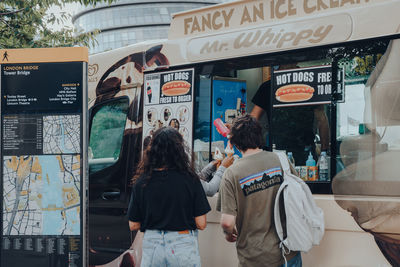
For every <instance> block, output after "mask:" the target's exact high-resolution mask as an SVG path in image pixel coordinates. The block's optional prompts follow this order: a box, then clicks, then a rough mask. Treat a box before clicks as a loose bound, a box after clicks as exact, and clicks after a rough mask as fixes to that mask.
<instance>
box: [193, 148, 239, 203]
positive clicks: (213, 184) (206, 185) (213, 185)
mask: <svg viewBox="0 0 400 267" xmlns="http://www.w3.org/2000/svg"><path fill="white" fill-rule="evenodd" d="M233 161H234V157H233V156H230V157H225V158H224V159H223V160H222V163H221V166H219V168H218V170H217V171H216V172H215V174H214V176H213V178H212V179H211V180H210V181H209V182H206V181H203V180H200V182H201V185H202V186H203V189H204V192H205V193H206V195H207V196H208V197H212V196H214V195H215V194H216V193H217V192H218V190H219V185H220V184H221V180H222V176H223V175H224V172H225V170H226V168H228V167H229V166H231V165H232V163H233Z"/></svg>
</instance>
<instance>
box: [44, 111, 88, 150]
mask: <svg viewBox="0 0 400 267" xmlns="http://www.w3.org/2000/svg"><path fill="white" fill-rule="evenodd" d="M80 125H81V123H80V116H79V115H69V116H68V115H61V116H44V117H43V154H60V153H71V154H76V153H80V147H81V145H80Z"/></svg>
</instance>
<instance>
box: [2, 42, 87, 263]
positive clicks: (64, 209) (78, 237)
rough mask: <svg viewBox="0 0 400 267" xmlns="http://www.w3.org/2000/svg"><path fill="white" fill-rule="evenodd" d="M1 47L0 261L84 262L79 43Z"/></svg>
mask: <svg viewBox="0 0 400 267" xmlns="http://www.w3.org/2000/svg"><path fill="white" fill-rule="evenodd" d="M43 50H45V51H43ZM5 52H6V53H7V56H8V58H7V61H4V59H3V62H1V65H0V68H1V70H0V79H1V82H0V93H1V160H0V162H1V184H0V185H1V186H0V192H1V195H2V197H1V208H2V220H1V229H2V231H1V242H2V245H1V252H0V253H1V264H0V265H1V266H44V267H47V266H48V267H72V266H74V267H75V266H76V267H79V266H86V264H85V252H84V251H85V245H84V243H85V240H84V238H85V237H84V236H85V235H84V232H85V229H84V227H83V223H84V221H85V218H84V212H85V208H86V207H85V199H84V197H85V196H84V192H85V183H84V181H85V180H86V179H87V173H86V169H87V168H86V153H84V149H83V148H84V147H85V145H86V136H87V133H86V127H84V125H85V124H86V116H87V111H86V110H87V101H86V95H87V94H86V90H87V86H86V78H85V77H86V69H87V49H86V48H79V47H76V48H50V49H13V50H7V51H2V53H5ZM43 52H45V55H46V57H45V58H38V57H35V55H36V53H39V54H43ZM65 54H68V55H70V56H69V58H68V57H67V58H65V57H61V62H58V60H60V55H65ZM85 54H86V56H84V55H85ZM82 55H83V56H82ZM21 58H22V60H21ZM14 59H15V60H14ZM18 59H19V60H18ZM35 59H36V60H37V61H36V60H35ZM47 61H48V62H47Z"/></svg>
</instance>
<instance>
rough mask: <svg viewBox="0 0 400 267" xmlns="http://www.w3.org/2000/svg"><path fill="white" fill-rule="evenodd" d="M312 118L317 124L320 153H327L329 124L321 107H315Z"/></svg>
mask: <svg viewBox="0 0 400 267" xmlns="http://www.w3.org/2000/svg"><path fill="white" fill-rule="evenodd" d="M314 117H315V119H316V120H317V123H318V131H319V137H320V138H321V151H327V150H328V149H329V122H328V117H327V116H326V114H325V110H324V106H323V105H320V106H317V107H316V108H315V109H314Z"/></svg>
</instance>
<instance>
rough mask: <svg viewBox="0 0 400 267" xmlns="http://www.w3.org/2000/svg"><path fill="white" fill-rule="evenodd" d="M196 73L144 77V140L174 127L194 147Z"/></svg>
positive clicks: (159, 73)
mask: <svg viewBox="0 0 400 267" xmlns="http://www.w3.org/2000/svg"><path fill="white" fill-rule="evenodd" d="M193 74H194V69H184V70H178V71H167V72H158V73H151V74H145V75H144V91H145V95H146V96H145V100H144V111H143V114H144V115H143V116H144V119H143V121H144V123H143V134H144V135H143V137H144V138H146V137H147V136H151V135H152V133H153V132H154V131H156V130H158V129H159V128H161V127H163V126H172V127H175V128H176V129H177V130H178V131H179V132H180V133H181V134H182V136H183V139H184V140H185V141H186V143H187V145H188V146H189V147H190V148H192V139H193V78H194V75H193Z"/></svg>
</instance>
